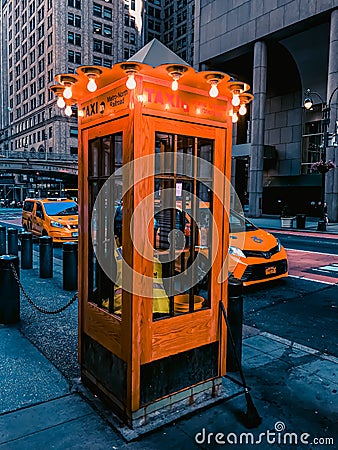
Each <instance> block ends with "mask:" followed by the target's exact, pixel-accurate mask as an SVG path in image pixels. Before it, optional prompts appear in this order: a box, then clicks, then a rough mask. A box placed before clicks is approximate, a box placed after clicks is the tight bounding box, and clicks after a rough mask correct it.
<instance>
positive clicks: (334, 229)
mask: <svg viewBox="0 0 338 450" xmlns="http://www.w3.org/2000/svg"><path fill="white" fill-rule="evenodd" d="M248 219H249V220H250V221H251V222H252V223H253V224H255V225H256V226H257V227H259V228H263V229H268V230H271V231H272V230H275V231H276V230H281V231H283V232H286V233H293V234H303V233H311V234H316V235H318V236H323V237H330V236H331V235H337V238H338V223H328V224H327V225H326V231H317V225H318V217H306V219H305V228H297V227H296V225H297V223H296V219H295V220H294V221H293V227H292V228H282V227H281V220H280V217H279V216H268V215H266V216H262V217H257V218H251V217H248Z"/></svg>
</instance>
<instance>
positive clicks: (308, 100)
mask: <svg viewBox="0 0 338 450" xmlns="http://www.w3.org/2000/svg"><path fill="white" fill-rule="evenodd" d="M312 105H313V103H312V99H311V98H310V97H308V98H306V99H305V100H304V108H305V109H311V108H312Z"/></svg>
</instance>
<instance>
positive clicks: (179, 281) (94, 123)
mask: <svg viewBox="0 0 338 450" xmlns="http://www.w3.org/2000/svg"><path fill="white" fill-rule="evenodd" d="M76 72H77V73H76V74H62V75H58V76H57V81H58V82H59V84H58V85H56V86H54V87H52V89H53V91H54V92H55V94H56V95H57V96H58V97H59V100H58V103H60V104H61V106H62V105H63V103H65V105H63V107H65V112H66V113H67V111H68V114H69V109H71V108H72V106H73V105H74V104H75V103H76V105H77V111H78V123H79V361H80V365H81V376H82V382H83V383H84V384H85V385H86V386H88V387H89V388H90V389H91V390H92V391H93V392H94V393H95V394H97V395H98V396H99V397H101V398H102V399H104V400H105V401H107V402H108V403H109V405H110V406H111V407H112V409H113V411H114V412H115V413H116V414H117V415H118V416H119V417H120V418H121V419H122V420H123V421H124V422H125V423H126V424H128V425H129V426H130V427H137V426H140V425H141V424H144V423H146V422H147V421H151V419H152V418H153V417H156V416H157V417H158V415H159V414H160V415H161V417H166V418H168V420H169V418H170V414H171V413H172V411H173V409H175V411H176V412H177V411H180V408H181V410H182V413H183V411H185V412H186V411H187V410H188V409H189V408H191V407H196V406H197V405H199V404H206V403H210V402H213V401H215V400H216V399H217V398H219V396H220V395H222V375H224V374H225V373H226V364H225V362H226V336H225V330H224V327H223V329H222V326H221V320H220V313H219V301H220V299H222V301H223V302H224V305H225V307H226V306H227V281H226V276H222V274H223V275H224V274H225V273H226V272H227V268H226V265H225V262H226V256H227V249H228V241H229V233H228V230H229V223H228V221H229V219H228V214H227V211H229V205H230V190H229V189H228V186H227V180H229V179H230V166H231V145H232V143H231V140H232V137H231V134H232V129H231V128H232V121H233V120H234V115H236V114H237V113H238V111H239V109H240V108H241V107H242V110H243V105H244V106H245V104H246V103H249V102H250V101H251V98H252V96H251V95H250V94H248V93H247V92H246V91H247V90H248V88H249V86H248V85H245V84H244V83H241V82H238V81H237V82H235V81H230V77H229V76H228V75H227V74H225V73H221V72H212V71H206V72H196V71H195V70H194V69H193V68H191V67H190V66H187V65H186V64H185V63H184V62H182V64H181V63H177V62H175V63H167V64H162V65H158V66H156V67H153V66H151V65H149V64H145V63H143V62H137V61H127V62H125V63H119V64H116V65H114V66H113V67H112V68H111V69H108V68H103V67H98V66H82V67H79V68H78V69H77V70H76ZM66 90H67V91H66ZM234 97H236V98H235V101H234V103H235V106H233V105H232V101H233V98H234ZM71 112H72V113H74V111H72V110H71ZM235 120H236V119H235ZM173 406H175V408H173Z"/></svg>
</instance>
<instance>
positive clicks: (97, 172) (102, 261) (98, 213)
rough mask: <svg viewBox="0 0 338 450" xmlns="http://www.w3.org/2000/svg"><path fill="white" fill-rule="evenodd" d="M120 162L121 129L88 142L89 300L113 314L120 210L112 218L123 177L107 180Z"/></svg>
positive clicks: (117, 295)
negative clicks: (115, 221) (118, 215)
mask: <svg viewBox="0 0 338 450" xmlns="http://www.w3.org/2000/svg"><path fill="white" fill-rule="evenodd" d="M121 166H122V133H119V134H116V135H111V136H104V137H102V138H98V139H94V140H92V141H90V142H89V219H90V224H89V226H90V236H89V261H90V264H89V272H88V275H89V301H92V302H94V303H96V304H97V305H98V306H99V307H101V308H103V309H105V310H107V311H109V312H110V313H115V314H121V299H122V295H121V286H120V285H119V286H118V285H117V284H116V285H115V284H114V282H113V280H121V277H122V273H121V270H122V267H121V263H122V261H121V254H122V253H121V252H122V242H121V241H122V232H120V233H116V229H115V228H116V227H118V228H120V230H122V212H121V216H120V219H118V220H117V225H116V223H115V226H114V227H113V220H112V219H113V216H114V215H115V214H116V211H117V209H118V206H119V205H120V204H121V203H120V200H121V192H122V181H121V177H117V178H115V177H114V178H113V179H112V180H111V181H109V182H106V181H107V179H108V177H109V176H110V175H111V174H112V173H113V172H114V171H115V170H116V169H117V168H119V167H121ZM99 194H100V195H99ZM116 234H119V235H120V240H118V236H117V238H115V236H116Z"/></svg>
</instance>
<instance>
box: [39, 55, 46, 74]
mask: <svg viewBox="0 0 338 450" xmlns="http://www.w3.org/2000/svg"><path fill="white" fill-rule="evenodd" d="M38 70H39V73H41V72H43V71H44V70H45V58H42V59H40V61H39V62H38Z"/></svg>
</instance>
